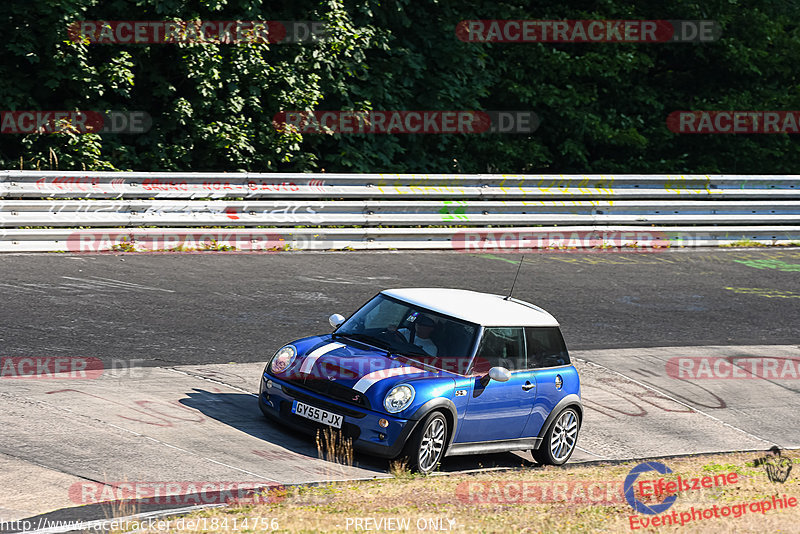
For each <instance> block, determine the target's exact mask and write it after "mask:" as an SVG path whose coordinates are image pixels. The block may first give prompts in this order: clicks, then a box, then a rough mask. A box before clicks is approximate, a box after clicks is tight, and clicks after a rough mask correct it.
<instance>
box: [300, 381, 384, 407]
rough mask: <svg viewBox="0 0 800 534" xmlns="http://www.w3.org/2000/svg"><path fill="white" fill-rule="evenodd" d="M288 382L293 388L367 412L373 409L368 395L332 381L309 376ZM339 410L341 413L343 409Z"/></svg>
mask: <svg viewBox="0 0 800 534" xmlns="http://www.w3.org/2000/svg"><path fill="white" fill-rule="evenodd" d="M284 380H286V379H284ZM287 381H288V382H289V383H290V384H292V385H293V386H297V387H299V388H303V389H307V390H309V391H313V392H314V393H319V394H320V395H325V396H327V397H330V398H332V399H336V400H338V401H342V402H345V403H347V404H352V405H354V406H359V407H361V408H364V409H366V410H371V409H372V408H371V406H370V404H369V400H368V399H367V396H366V395H364V394H363V393H361V392H360V391H356V390H355V389H353V388H349V387H347V386H343V385H341V384H337V383H336V382H334V381H332V380H326V379H322V378H315V377H313V376H308V377H306V378H299V379H289V380H287ZM339 410H340V411H341V409H339Z"/></svg>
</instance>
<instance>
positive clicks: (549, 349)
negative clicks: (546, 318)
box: [525, 326, 570, 369]
mask: <svg viewBox="0 0 800 534" xmlns="http://www.w3.org/2000/svg"><path fill="white" fill-rule="evenodd" d="M525 341H526V345H527V351H526V352H527V355H528V365H529V367H530V368H531V369H537V368H540V367H557V366H559V365H569V363H570V361H569V354H568V353H567V347H566V346H565V345H564V338H563V337H562V336H561V331H560V330H559V329H558V327H555V326H553V327H550V326H548V327H526V328H525Z"/></svg>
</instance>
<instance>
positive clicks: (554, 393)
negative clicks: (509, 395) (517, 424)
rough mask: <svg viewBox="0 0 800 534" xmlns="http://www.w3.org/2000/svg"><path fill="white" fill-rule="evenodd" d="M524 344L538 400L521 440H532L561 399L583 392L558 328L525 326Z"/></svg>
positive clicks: (536, 399)
mask: <svg viewBox="0 0 800 534" xmlns="http://www.w3.org/2000/svg"><path fill="white" fill-rule="evenodd" d="M525 345H526V356H527V359H526V360H527V367H528V368H529V369H528V372H530V373H531V374H532V375H533V377H534V380H535V381H536V382H535V383H536V398H535V400H534V403H533V409H532V410H531V412H530V416H529V417H528V421H527V424H526V425H525V429H524V431H523V433H522V437H533V436H538V435H539V431H540V430H541V429H542V426H543V425H544V422H545V420H546V419H547V416H548V415H550V413H551V412H552V411H553V408H555V406H556V404H558V402H559V401H560V400H561V399H563V398H564V397H565V396H566V395H568V394H570V393H580V384H579V381H578V372H577V370H576V369H575V367H573V366H572V364H571V362H570V359H569V354H568V353H567V348H566V346H565V345H564V338H563V337H562V336H561V331H560V330H559V328H558V327H557V326H554V327H549V326H548V327H525Z"/></svg>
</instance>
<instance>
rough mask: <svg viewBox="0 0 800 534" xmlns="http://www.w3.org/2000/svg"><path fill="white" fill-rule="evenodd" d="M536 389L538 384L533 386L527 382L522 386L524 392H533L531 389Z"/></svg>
mask: <svg viewBox="0 0 800 534" xmlns="http://www.w3.org/2000/svg"><path fill="white" fill-rule="evenodd" d="M535 387H536V384H531V383H530V382H528V381H526V382H525V385H524V386H522V390H523V391H529V390H531V389H533V388H535Z"/></svg>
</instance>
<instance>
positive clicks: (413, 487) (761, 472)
mask: <svg viewBox="0 0 800 534" xmlns="http://www.w3.org/2000/svg"><path fill="white" fill-rule="evenodd" d="M765 454H766V452H749V453H730V454H717V455H702V456H691V457H679V458H670V459H663V460H656V461H659V462H661V463H663V464H665V465H667V466H668V467H669V468H670V469H672V473H671V474H667V475H663V476H664V478H665V479H666V480H668V481H669V480H676V478H677V476H680V477H681V478H683V479H687V478H692V477H704V476H714V475H715V474H716V475H720V474H722V475H727V474H729V473H737V477H738V480H737V481H736V483H734V484H730V485H726V486H720V487H712V488H701V489H698V490H693V491H685V492H682V493H679V494H678V496H677V501H676V502H675V504H674V505H673V506H672V508H670V509H669V511H667V512H666V513H667V514H671V513H672V512H673V511H675V512H677V514H678V517H679V514H680V513H681V512H686V511H689V510H690V509H691V508H692V507H694V508H696V509H701V508H702V509H705V508H712V507H713V506H714V505H717V506H718V507H723V506H733V505H737V504H741V503H748V504H749V503H752V502H755V501H757V500H763V499H766V498H769V499H771V498H772V496H773V495H779V496H780V497H783V495H784V494H785V495H786V496H787V497H795V498H800V474H798V473H796V472H792V473H791V476H790V477H789V479H788V480H786V482H785V483H776V482H771V481H770V480H769V479H768V478H767V475H766V470H765V468H764V466H755V465H754V461H755V460H756V459H757V458H760V457H763V456H764V455H765ZM797 456H798V452H797V451H784V457H790V458H792V459H793V460H794V459H795V458H796V457H797ZM639 463H640V461H629V462H619V463H598V464H591V465H585V464H575V465H570V466H566V467H534V468H523V469H514V470H509V471H493V472H485V473H478V474H470V475H466V474H454V475H449V476H436V477H415V476H411V475H409V474H408V473H407V470H406V469H403V468H402V466H401V465H394V466H393V467H392V474H394V475H395V477H396V478H394V479H384V480H372V481H364V482H340V483H333V484H327V485H325V486H318V487H289V488H287V491H286V496H285V499H283V500H282V501H280V502H277V503H271V504H259V505H254V506H251V507H241V506H238V507H235V508H232V507H231V508H218V509H213V510H206V511H203V512H200V513H198V514H193V515H190V516H186V517H185V518H184V520H188V519H190V518H193V517H206V518H217V519H218V521H217V525H218V528H217V529H216V530H215V532H234V530H233V524H234V520H237V521H238V523H239V525H241V523H242V520H244V519H245V518H260V519H261V520H262V521H263V522H265V523H269V524H272V525H274V526H277V530H278V531H280V532H354V531H356V530H357V528H356V526H357V524H356V523H355V521H356V520H358V519H360V520H362V523H361V527H362V528H360V529H358V530H362V531H363V530H367V528H366V527H368V526H369V527H371V530H377V531H380V530H383V531H390V530H394V531H407V532H419V531H422V530H423V529H421V528H420V525H422V526H423V527H425V528H424V530H425V531H431V530H439V531H444V530H446V531H451V532H452V531H458V532H503V533H505V532H548V533H549V532H558V533H561V532H564V533H575V534H578V533H584V532H629V533H630V532H681V533H688V532H693V533H694V532H700V533H728V532H753V533H762V532H796V531H797V524H798V522H800V504H798V507H795V508H788V509H783V510H781V509H777V510H769V511H767V512H766V513H763V514H762V513H760V512H758V511H756V512H748V513H745V514H743V515H741V516H740V517H738V518H735V517H733V515H731V516H729V517H718V518H711V519H702V520H697V521H693V522H689V523H686V524H685V525H684V526H680V525H679V524H678V525H675V526H659V527H657V528H653V527H650V528H646V529H640V530H635V531H632V530H631V527H630V519H629V518H630V516H631V515H634V511H633V508H632V507H631V506H630V505H628V504H627V502H626V501H625V500H624V497H621V498H616V499H610V500H608V501H607V502H599V503H598V500H597V499H593V500H592V499H590V498H589V497H587V496H586V495H583V496H578V494H577V493H573V494H572V495H571V496H570V492H569V491H567V492H566V493H563V494H559V493H558V492H551V493H550V494H549V495H551V497H550V498H548V499H542V498H541V497H538V498H537V496H538V495H541V493H537V492H533V493H531V494H530V495H533V497H534V498H531V497H528V498H525V499H523V500H522V502H519V501H517V502H508V498H506V501H505V502H500V501H497V500H495V501H494V502H475V501H476V500H479V501H480V500H482V501H487V500H488V501H490V500H491V499H486V498H481V497H480V495H489V494H490V493H488V492H487V493H484V494H481V493H479V492H478V493H475V492H473V493H472V494H470V488H473V487H474V486H470V483H476V482H477V483H479V484H483V485H484V486H485V487H492V484H494V485H495V486H496V487H501V488H502V487H503V486H502V485H503V484H509V483H519V484H534V485H536V484H538V485H539V486H542V485H549V487H551V488H555V487H556V484H564V485H565V487H566V485H568V484H570V483H574V482H576V481H577V482H583V483H585V484H584V485H586V484H593V483H595V482H597V483H601V482H602V483H604V484H606V486H609V487H610V486H611V485H616V486H615V487H619V488H621V487H622V484H623V482H624V480H625V477H626V476H627V475H628V474H629V472H630V470H631V469H632V468H633V467H634V466H636V465H638V464H639ZM660 476H662V475H657V474H656V473H655V472H652V471H651V472H649V474H648V475H647V479H657V478H659V477H660ZM606 486H604V487H606ZM517 487H521V486H517ZM576 487H577V486H576ZM606 491H607V490H606ZM637 491H638V490H637ZM470 495H472V496H473V497H472V498H470ZM476 495H477V496H478V497H475V496H476ZM496 495H498V496H500V497H501V501H502V499H503V497H502V495H503V493H502V491H501V492H500V493H496ZM642 500H645V501H647V500H648V498H646V497H642ZM660 500H661V498H659V499H658V500H656V501H653V502H654V503H655V502H660ZM639 517H640V518H652V517H654V516H645V515H639ZM662 517H663V516H662ZM225 520H227V525H228V526H227V528H226V527H225ZM273 520H274V522H273ZM367 520H369V523H365V522H363V521H367ZM172 521H173V523H172V526H171V528H170V529H169V531H170V532H199V531H202V530H193V531H191V530H189V529H188V528H184V529H181V528H178V523H177V521H176V519H172ZM251 521H252V519H251ZM381 521H383V523H381ZM389 521H394V523H390V522H389ZM397 521H400V523H397ZM404 521H405V523H403V522H404ZM381 525H383V526H382V527H381ZM390 525H391V526H393V528H391V529H390V528H389V526H390ZM398 525H400V527H398ZM402 525H409V526H408V527H407V528H402ZM434 527H436V529H434ZM251 531H254V530H251Z"/></svg>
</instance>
